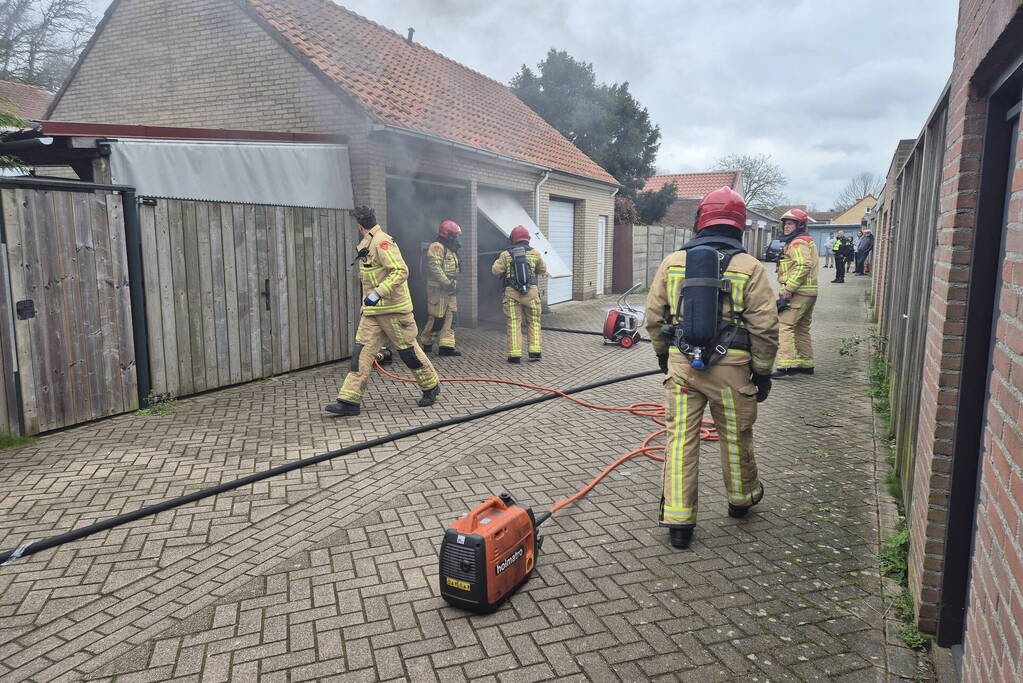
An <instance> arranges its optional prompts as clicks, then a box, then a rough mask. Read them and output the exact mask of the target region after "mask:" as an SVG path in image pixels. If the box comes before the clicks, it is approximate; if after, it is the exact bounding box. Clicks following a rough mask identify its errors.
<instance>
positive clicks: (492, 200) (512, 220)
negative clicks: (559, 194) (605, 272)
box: [476, 187, 572, 277]
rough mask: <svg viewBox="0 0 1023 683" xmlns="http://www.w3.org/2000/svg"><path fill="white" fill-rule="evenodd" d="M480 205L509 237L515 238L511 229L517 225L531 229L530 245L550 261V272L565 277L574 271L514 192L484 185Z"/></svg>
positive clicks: (478, 201)
mask: <svg viewBox="0 0 1023 683" xmlns="http://www.w3.org/2000/svg"><path fill="white" fill-rule="evenodd" d="M476 207H477V208H478V209H479V210H480V211H481V212H483V215H484V216H486V217H487V219H488V220H489V221H490V222H491V223H493V224H494V225H496V226H497V229H498V230H500V231H501V232H502V233H504V234H505V236H506V237H511V231H512V229H513V228H515V226H517V225H521V226H523V227H525V228H526V229H527V230H529V245H530V246H531V247H533V248H534V249H536V250H537V251H539V252H540V255H541V256H543V260H544V262H545V263H546V264H547V274H548V275H550V276H551V277H565V276H568V275H571V274H572V270H571V269H570V268H569V267H568V266H567V265H566V264H565V261H564V259H562V258H561V257H560V256H559V255H558V253H557V252H556V251H554V247H552V246H551V243H550V242H548V241H547V238H546V237H545V236H544V234H543V233H542V232H540V228H538V227H536V223H534V222H533V219H532V218H530V217H529V214H528V213H526V210H525V209H523V208H522V205H521V204H519V203H518V201H516V200H515V197H513V196H512V195H511V194H509V193H508V192H502V191H501V190H494V189H491V188H488V187H481V188H479V189H478V190H477V191H476Z"/></svg>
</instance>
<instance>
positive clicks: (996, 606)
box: [908, 0, 1023, 680]
mask: <svg viewBox="0 0 1023 683" xmlns="http://www.w3.org/2000/svg"><path fill="white" fill-rule="evenodd" d="M1019 4H1020V3H1019V2H1018V0H964V1H963V2H961V4H960V12H959V27H958V31H957V35H956V49H955V62H954V67H953V74H952V80H951V83H950V91H949V93H950V94H949V108H948V122H947V125H946V143H945V154H944V159H943V166H942V175H941V185H940V189H939V217H938V226H937V236H936V243H935V246H934V252H933V276H932V281H931V291H930V299H929V311H928V315H927V328H926V329H927V335H926V343H925V348H924V363H923V381H922V387H921V400H920V410H919V429H918V434H919V438H918V441H917V446H916V458H915V469H914V471H913V472H912V477H913V478H912V489H913V497H912V502H911V506H910V509H909V510H908V516H909V524H910V527H911V529H912V534H911V538H912V541H911V549H910V586H911V589H912V591H913V593H914V597H915V598H916V602H917V610H918V618H919V625H920V628H921V630H923V631H927V632H933V631H934V630H935V628H936V626H937V616H938V609H939V607H940V605H941V603H942V595H941V579H942V563H943V558H944V553H945V547H944V546H945V538H946V532H947V528H946V522H947V519H948V495H949V491H950V474H951V472H952V456H953V447H954V444H955V439H956V435H957V430H958V429H959V427H960V425H958V424H957V422H956V417H957V407H958V403H959V400H960V398H959V392H960V381H961V377H960V373H961V369H962V364H963V347H964V334H965V330H966V302H967V297H968V294H969V292H968V287H969V285H968V283H969V278H970V264H971V260H972V258H973V248H974V229H975V226H976V206H977V192H978V188H979V186H980V185H979V184H980V163H981V151H982V148H983V142H984V141H983V134H984V127H985V120H986V115H987V102H986V101H985V99H984V97H985V93H983V92H980V91H979V90H977V89H976V88H975V83H974V79H975V76H976V72H977V69H978V66H979V65H981V63H982V60H984V59H985V58H986V57H988V56H989V52H990V51H991V49H992V47H993V46H994V45H995V43H996V41H998V40H999V39H1000V37H1001V39H1002V40H1003V41H1006V39H1007V38H1008V41H1007V42H1009V43H1013V44H1015V45H1016V46H1018V45H1019V42H1018V40H1016V41H1013V40H1012V39H1011V37H1006V36H1002V33H1003V30H1004V29H1005V27H1006V25H1007V24H1008V22H1009V20H1010V19H1011V18H1012V17H1013V16H1014V15H1015V14H1016V12H1017V11H1018V9H1019ZM1018 49H1019V48H1018V47H1016V48H1015V55H1016V56H1018V54H1019V52H1018ZM989 61H990V60H989ZM1009 65H1010V64H1009V60H1008V59H1007V60H1006V62H1005V63H1004V64H1002V66H1001V68H1007V67H1008V66H1009ZM988 66H990V65H988ZM1019 180H1020V177H1019V176H1018V175H1017V177H1016V182H1015V184H1014V188H1015V189H1023V187H1021V183H1020V182H1019ZM1011 242H1012V243H1013V244H1015V245H1016V246H1015V251H1011V250H1010V252H1009V254H1008V257H1009V260H1008V261H1007V262H1006V264H1005V265H1006V272H1007V273H1008V277H1009V278H1010V282H1011V278H1013V277H1016V273H1017V270H1016V266H1015V265H1014V261H1013V260H1012V259H1013V258H1015V254H1016V253H1017V252H1018V251H1019V250H1020V247H1019V241H1018V238H1014V239H1013V240H1011ZM1006 288H1008V289H1006ZM1002 289H1003V294H1002V296H1003V301H1002V305H1003V307H1004V308H1003V311H1002V315H1001V316H1000V318H999V323H998V330H997V332H996V334H997V337H998V345H999V348H1000V349H1001V351H1000V352H999V353H997V354H996V358H995V360H996V362H997V363H999V364H1000V368H999V367H996V371H995V376H994V378H993V380H992V389H993V400H992V403H991V405H990V406H989V408H990V409H989V418H988V419H989V423H988V425H987V426H986V431H985V441H986V443H989V444H991V447H990V451H989V453H988V456H987V457H985V460H984V462H983V464H982V475H981V477H982V485H981V493H980V495H981V500H980V507H979V509H978V519H977V521H978V536H977V543H978V545H977V547H976V556H975V558H974V574H973V576H974V583H973V585H972V587H971V607H970V613H969V614H970V616H969V617H968V633H967V644H966V651H965V657H966V659H965V665H966V667H967V672H968V675H967V676H966V678H967V680H1019V676H1020V673H1021V671H1020V668H1019V666H1020V662H1021V661H1023V657H1021V655H1020V643H1021V641H1020V638H1019V630H1018V628H1017V627H1016V626H1014V623H1013V622H1018V621H1019V619H1020V617H1021V616H1023V611H1021V610H1020V609H1019V605H1020V604H1021V603H1020V602H1019V590H1018V587H1017V584H1018V582H1021V581H1023V566H1021V564H1020V562H1019V545H1018V538H1019V532H1020V528H1019V526H1018V521H1017V520H1018V516H1017V514H1018V513H1017V511H1018V507H1015V502H1014V501H1018V500H1019V499H1020V496H1021V495H1023V487H1021V488H1019V489H1017V490H1016V492H1015V495H1013V494H1012V486H1013V482H1014V481H1016V480H1014V479H1013V476H1014V473H1017V474H1018V472H1019V466H1020V460H1021V459H1023V447H1021V445H1020V443H1021V442H1020V441H1019V434H1020V431H1019V410H1020V405H1021V403H1023V401H1021V396H1023V395H1021V393H1020V386H1021V382H1023V369H1021V370H1019V371H1017V374H1016V375H1013V374H1012V372H1013V367H1014V366H1013V363H1012V360H1018V359H1019V355H1018V354H1019V353H1020V352H1023V346H1021V345H1020V344H1021V343H1023V327H1020V326H1019V325H1018V322H1017V321H1018V317H1017V318H1014V317H1013V316H1014V315H1017V316H1018V314H1019V309H1018V295H1019V288H1018V286H1016V285H1015V284H1009V285H1003V287H1002ZM1014 297H1017V298H1014ZM1010 352H1011V353H1010ZM1012 353H1014V354H1017V355H1015V356H1013V355H1011V354H1012ZM1007 361H1008V362H1007ZM1006 372H1007V373H1008V374H1007V375H1006ZM1007 417H1011V420H1006V418H1007ZM999 454H1002V455H1001V456H1000V455H999ZM1009 454H1011V457H1010V455H1009ZM1013 460H1015V462H1012V461H1013ZM1006 540H1007V541H1008V542H1005V541H1006ZM1013 601H1015V602H1013ZM1014 608H1015V610H1016V611H1015V613H1014V614H1013V611H1012V610H1013V609H1014ZM981 671H983V672H985V673H981ZM971 674H972V675H971ZM1001 676H1005V678H1000V677H1001Z"/></svg>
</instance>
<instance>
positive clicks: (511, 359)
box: [508, 356, 522, 364]
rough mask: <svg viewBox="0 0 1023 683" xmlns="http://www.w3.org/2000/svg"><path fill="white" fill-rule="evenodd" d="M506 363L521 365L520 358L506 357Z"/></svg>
mask: <svg viewBox="0 0 1023 683" xmlns="http://www.w3.org/2000/svg"><path fill="white" fill-rule="evenodd" d="M508 362H509V363H516V364H518V363H521V362H522V357H521V356H508Z"/></svg>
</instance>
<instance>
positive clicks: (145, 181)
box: [110, 139, 355, 209]
mask: <svg viewBox="0 0 1023 683" xmlns="http://www.w3.org/2000/svg"><path fill="white" fill-rule="evenodd" d="M110 171H111V176H112V180H113V182H114V183H115V184H118V185H130V186H134V187H135V189H136V191H137V193H138V194H139V195H142V196H149V197H162V198H166V199H194V200H200V201H215V202H233V203H238V204H265V205H272V206H301V207H311V208H322V209H351V208H354V206H355V202H354V198H353V195H352V172H351V168H350V166H349V162H348V147H347V146H346V145H337V144H311V143H274V142H222V141H198V140H187V141H178V140H142V139H139V140H130V139H118V140H111V141H110Z"/></svg>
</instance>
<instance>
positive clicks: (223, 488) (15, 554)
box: [0, 370, 661, 565]
mask: <svg viewBox="0 0 1023 683" xmlns="http://www.w3.org/2000/svg"><path fill="white" fill-rule="evenodd" d="M660 372H661V371H660V370H647V371H645V372H635V373H632V374H631V375H624V376H622V377H615V378H613V379H606V380H603V381H600V382H594V383H592V384H586V385H583V386H581V387H575V388H574V389H566V390H565V391H554V390H548V391H554V393H551V394H549V395H547V396H538V397H536V398H531V399H527V400H525V401H518V402H516V403H506V404H505V405H500V406H495V407H493V408H487V409H486V410H481V411H479V412H476V413H469V414H467V415H460V416H458V417H452V418H448V419H446V420H440V421H439V422H431V423H430V424H426V425H421V426H419V427H413V428H411V429H406V430H403V431H400V432H395V433H394V434H387V435H385V436H381V437H377V438H376V439H370V440H369V441H363V442H361V443H357V444H353V445H351V446H345V447H344V448H339V449H337V450H333V451H328V452H327V453H321V454H320V455H314V456H312V457H309V458H303V459H301V460H296V461H294V462H289V463H286V464H284V465H279V466H277V467H274V468H271V469H269V470H265V471H263V472H256V473H255V474H250V475H248V476H245V477H242V478H241V479H235V480H234V481H229V482H225V483H223V484H218V485H217V486H211V487H209V488H205V489H202V490H200V491H195V492H193V493H189V494H187V495H184V496H179V497H178V498H171V499H169V500H165V501H162V502H159V503H156V504H154V505H148V506H146V507H144V508H139V509H138V510H134V511H132V512H128V513H125V514H123V515H118V516H116V517H111V518H110V519H105V520H103V521H100V522H96V523H95V524H90V525H88V526H84V527H81V528H80V529H73V530H71V531H68V532H66V533H63V534H59V535H57V536H51V537H49V538H44V539H40V540H38V541H31V542H27V543H23V544H22V545H21V546H19V547H18V548H16V549H14V550H6V551H4V552H0V565H3V564H8V563H10V562H13V561H14V560H17V559H19V558H21V557H27V556H29V555H34V554H35V553H38V552H42V551H43V550H49V549H51V548H56V547H57V546H60V545H64V544H65V543H70V542H72V541H78V540H80V539H83V538H85V537H87V536H91V535H93V534H96V533H99V532H101V531H108V530H110V529H113V528H114V527H118V526H121V525H122V524H127V523H129V522H134V521H136V520H139V519H142V518H144V517H149V516H150V515H155V514H159V513H161V512H165V511H167V510H172V509H174V508H176V507H180V506H182V505H187V504H188V503H194V502H196V501H199V500H202V499H204V498H209V497H210V496H215V495H218V494H220V493H225V492H227V491H231V490H232V489H237V488H241V487H242V486H247V485H248V484H254V483H256V482H258V481H263V480H264V479H269V478H271V477H276V476H277V475H279V474H285V473H287V472H291V471H292V470H297V469H301V468H303V467H308V466H309V465H315V464H317V463H321V462H325V461H327V460H332V459H334V458H337V457H340V456H342V455H350V454H352V453H357V452H359V451H363V450H366V449H367V448H373V447H374V446H380V445H382V444H386V443H391V442H392V441H397V440H399V439H404V438H405V437H409V436H415V435H417V434H422V433H424V432H429V431H433V430H435V429H441V428H442V427H449V426H452V425H458V424H463V423H465V422H472V421H473V420H479V419H481V418H484V417H489V416H491V415H497V414H498V413H503V412H506V411H509V410H516V409H518V408H525V407H527V406H531V405H536V404H537V403H543V402H544V401H550V400H553V399H555V398H558V397H560V396H563V395H566V394H575V393H579V392H581V391H589V390H590V389H597V388H599V387H604V386H608V385H609V384H617V383H619V382H627V381H629V380H633V379H639V378H641V377H649V376H651V375H658V374H660Z"/></svg>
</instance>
